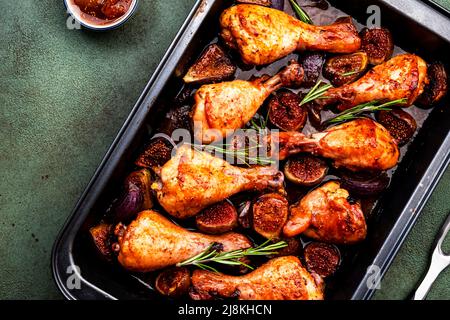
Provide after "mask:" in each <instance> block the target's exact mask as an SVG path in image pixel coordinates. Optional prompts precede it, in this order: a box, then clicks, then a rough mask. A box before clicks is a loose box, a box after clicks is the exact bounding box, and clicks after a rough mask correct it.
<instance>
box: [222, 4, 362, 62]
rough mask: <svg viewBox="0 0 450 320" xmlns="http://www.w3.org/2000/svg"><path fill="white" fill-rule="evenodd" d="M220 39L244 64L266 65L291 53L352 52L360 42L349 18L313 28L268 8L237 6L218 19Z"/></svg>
mask: <svg viewBox="0 0 450 320" xmlns="http://www.w3.org/2000/svg"><path fill="white" fill-rule="evenodd" d="M220 26H221V34H220V35H221V37H222V39H223V40H224V41H225V43H227V44H228V45H229V46H230V47H231V48H234V49H237V50H238V51H239V53H240V55H241V57H242V59H243V61H244V62H245V63H247V64H251V65H265V64H269V63H272V62H274V61H276V60H278V59H281V58H283V57H285V56H287V55H289V54H291V53H293V52H294V51H297V50H298V51H304V50H309V51H327V52H334V53H352V52H355V51H357V50H359V48H360V47H361V39H360V37H359V35H358V31H357V29H356V27H355V26H354V24H353V23H352V21H351V18H348V19H341V20H339V21H337V22H336V23H335V24H333V25H330V26H313V25H309V24H306V23H303V22H301V21H299V20H297V19H295V18H293V17H292V16H290V15H288V14H286V13H284V12H282V11H279V10H276V9H271V8H266V7H262V6H256V5H248V4H240V5H236V6H233V7H230V8H228V9H226V10H225V11H224V12H223V13H222V15H221V17H220Z"/></svg>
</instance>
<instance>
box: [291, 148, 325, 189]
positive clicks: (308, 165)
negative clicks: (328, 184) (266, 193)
mask: <svg viewBox="0 0 450 320" xmlns="http://www.w3.org/2000/svg"><path fill="white" fill-rule="evenodd" d="M327 173H328V166H327V164H326V163H325V161H323V160H321V159H319V158H316V157H314V156H312V155H308V154H301V155H299V156H296V157H293V158H290V159H289V160H288V162H287V163H286V165H285V167H284V175H285V176H286V178H287V179H288V180H289V181H291V182H293V183H295V184H298V185H301V186H307V187H310V186H315V185H318V184H319V183H321V182H322V181H323V179H324V178H325V176H326V175H327Z"/></svg>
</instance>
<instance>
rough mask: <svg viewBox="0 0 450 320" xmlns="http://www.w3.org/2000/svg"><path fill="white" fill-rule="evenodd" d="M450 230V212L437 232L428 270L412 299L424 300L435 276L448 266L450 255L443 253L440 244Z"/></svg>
mask: <svg viewBox="0 0 450 320" xmlns="http://www.w3.org/2000/svg"><path fill="white" fill-rule="evenodd" d="M449 231H450V214H449V216H448V217H447V220H446V221H445V223H444V225H443V226H442V228H441V230H440V231H439V234H438V236H437V238H436V242H435V243H436V248H435V249H434V252H433V255H432V257H431V265H430V268H429V269H428V272H427V274H426V276H425V278H424V279H423V281H422V283H421V284H420V286H419V288H417V290H416V292H415V293H414V296H413V298H412V299H413V300H424V299H425V298H426V296H427V294H428V292H429V291H430V289H431V286H432V285H433V283H434V282H435V281H436V279H437V277H438V276H439V275H440V274H441V272H442V271H444V270H445V269H446V268H447V267H448V266H450V256H447V255H445V254H444V252H443V250H442V244H443V242H444V240H445V237H446V236H447V234H448V232H449Z"/></svg>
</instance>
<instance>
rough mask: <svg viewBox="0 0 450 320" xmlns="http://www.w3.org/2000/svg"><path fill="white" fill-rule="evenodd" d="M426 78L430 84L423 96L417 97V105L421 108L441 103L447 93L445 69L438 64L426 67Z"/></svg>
mask: <svg viewBox="0 0 450 320" xmlns="http://www.w3.org/2000/svg"><path fill="white" fill-rule="evenodd" d="M428 78H429V79H430V83H428V85H427V86H426V87H425V90H424V92H423V94H422V95H421V96H420V97H419V100H418V101H417V102H418V105H419V106H421V107H432V106H434V105H435V104H437V103H438V102H439V101H441V100H442V99H443V98H444V97H445V96H446V95H447V92H448V77H447V71H446V70H445V67H444V65H443V64H442V63H440V62H435V63H433V64H431V65H430V66H428Z"/></svg>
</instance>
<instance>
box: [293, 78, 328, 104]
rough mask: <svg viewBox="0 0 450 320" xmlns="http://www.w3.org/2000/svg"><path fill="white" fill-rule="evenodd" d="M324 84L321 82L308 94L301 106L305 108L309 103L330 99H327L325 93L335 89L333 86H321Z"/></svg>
mask: <svg viewBox="0 0 450 320" xmlns="http://www.w3.org/2000/svg"><path fill="white" fill-rule="evenodd" d="M322 83H324V82H322V80H319V81H318V82H317V83H316V85H315V86H314V87H313V88H312V89H311V90H310V91H309V92H308V93H307V94H306V96H305V97H304V98H303V100H302V102H300V106H303V105H305V104H307V103H309V102H312V101H314V100H317V99H327V98H328V97H325V96H324V95H325V93H326V92H327V91H328V90H329V89H331V88H333V86H332V85H331V84H324V85H323V86H321V84H322Z"/></svg>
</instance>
